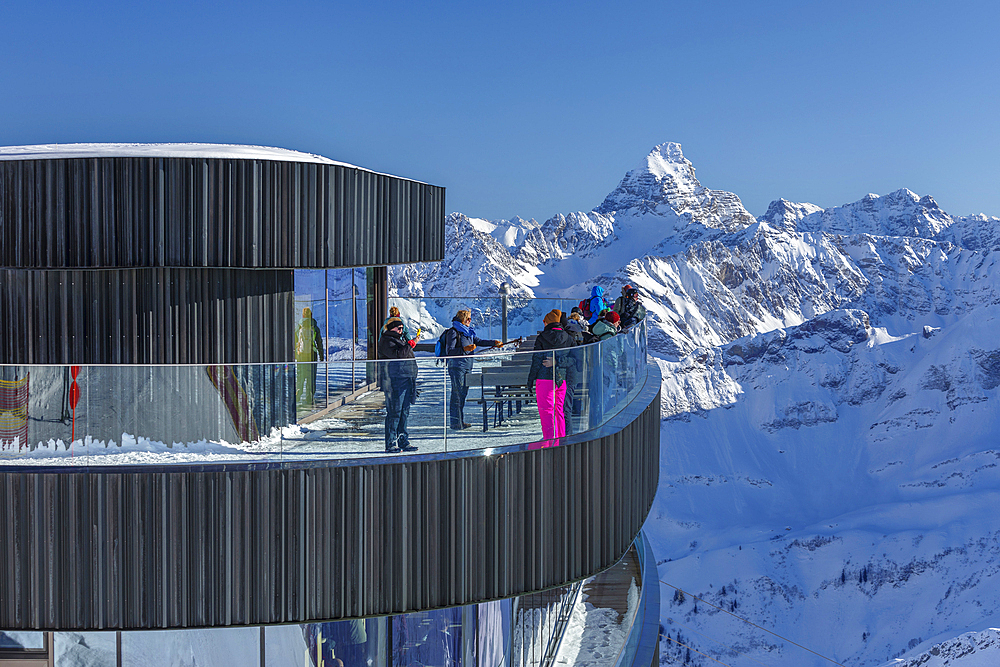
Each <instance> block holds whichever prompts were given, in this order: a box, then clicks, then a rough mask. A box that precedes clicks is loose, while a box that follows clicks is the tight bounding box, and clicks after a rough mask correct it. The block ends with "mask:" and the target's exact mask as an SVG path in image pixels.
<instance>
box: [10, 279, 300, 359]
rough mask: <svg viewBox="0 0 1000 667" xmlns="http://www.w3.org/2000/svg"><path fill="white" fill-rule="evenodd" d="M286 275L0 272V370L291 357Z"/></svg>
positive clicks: (290, 292) (289, 290)
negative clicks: (10, 366) (0, 328)
mask: <svg viewBox="0 0 1000 667" xmlns="http://www.w3.org/2000/svg"><path fill="white" fill-rule="evenodd" d="M293 306H294V293H293V285H292V272H291V271H275V270H258V271H251V270H247V269H230V270H219V269H174V268H165V269H164V268H161V269H98V270H68V271H57V270H44V271H28V270H24V269H0V321H2V322H3V323H4V332H5V333H4V334H3V335H0V359H2V360H3V363H5V364H194V363H197V364H236V363H283V362H287V361H290V360H292V359H294V353H293V350H292V335H291V333H290V332H291V331H292V330H293V329H294V325H295V318H294V312H293Z"/></svg>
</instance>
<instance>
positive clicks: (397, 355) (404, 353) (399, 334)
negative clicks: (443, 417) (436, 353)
mask: <svg viewBox="0 0 1000 667" xmlns="http://www.w3.org/2000/svg"><path fill="white" fill-rule="evenodd" d="M378 358H379V359H388V360H393V361H386V362H383V363H380V364H379V365H378V381H379V388H380V389H381V390H382V391H383V392H385V451H386V452H389V453H391V454H394V453H396V452H400V451H402V452H415V451H416V450H417V448H416V447H414V446H413V445H411V444H410V434H409V433H407V431H406V419H407V417H409V416H410V406H411V405H412V404H413V401H414V399H415V398H416V395H417V362H416V360H415V359H414V357H413V350H412V349H411V348H410V346H409V345H407V343H406V341H404V340H403V320H401V319H399V318H398V317H392V318H389V321H388V322H386V326H385V332H384V333H383V334H382V336H381V337H380V338H379V339H378Z"/></svg>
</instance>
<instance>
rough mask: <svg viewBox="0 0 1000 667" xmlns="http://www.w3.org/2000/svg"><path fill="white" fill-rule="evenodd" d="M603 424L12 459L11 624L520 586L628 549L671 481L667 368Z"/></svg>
mask: <svg viewBox="0 0 1000 667" xmlns="http://www.w3.org/2000/svg"><path fill="white" fill-rule="evenodd" d="M647 369H648V373H647V375H646V380H645V384H644V385H643V387H642V389H641V390H640V391H639V392H638V393H637V394H636V396H635V398H634V400H633V401H632V402H631V403H629V404H628V405H626V406H625V407H624V408H623V409H622V410H621V412H619V413H618V414H617V415H616V416H615V417H614V418H612V419H611V420H610V421H609V422H608V423H606V424H605V425H603V426H602V427H601V428H600V429H596V430H594V431H590V432H587V433H583V434H580V435H578V436H575V437H572V438H566V439H563V440H562V441H561V442H560V443H559V444H558V446H544V444H551V443H543V444H536V445H526V446H521V447H518V448H505V449H504V450H498V451H496V452H493V453H492V454H490V455H485V454H484V453H483V452H473V453H471V454H470V455H466V456H456V455H449V456H447V457H440V458H435V457H420V458H419V459H405V460H399V461H398V462H393V463H383V464H374V465H373V464H367V463H366V464H361V465H342V464H341V465H328V466H318V465H313V466H308V467H282V468H263V469H234V470H228V469H222V470H208V471H204V470H200V471H192V470H189V469H185V468H183V467H178V469H176V470H168V469H164V468H159V469H158V470H155V471H135V470H131V471H122V470H108V471H102V470H95V469H93V468H90V469H87V470H83V471H68V470H66V469H65V468H64V469H61V470H60V471H59V472H58V473H53V472H49V471H39V470H32V471H25V472H22V471H4V472H2V473H0V503H3V505H4V512H3V513H2V515H0V549H2V551H3V556H4V557H3V563H4V564H3V565H2V566H0V628H4V629H10V630H18V629H25V630H68V629H78V630H104V629H120V630H129V629H155V628H196V627H223V626H245V625H267V624H277V623H306V622H314V621H326V620H337V619H344V618H357V617H363V616H375V615H382V614H398V613H406V612H411V611H416V610H425V609H435V608H442V607H452V606H456V605H464V604H472V603H478V602H485V601H489V600H495V599H502V598H507V597H511V596H514V595H522V594H526V593H531V592H535V591H540V590H544V589H548V588H551V587H553V586H558V585H562V584H565V583H568V582H571V581H576V580H580V579H584V578H587V577H589V576H592V575H593V574H595V573H597V572H600V571H602V570H603V569H605V568H607V567H609V566H611V565H613V564H614V563H615V562H617V561H618V560H619V559H620V558H621V557H622V555H623V554H624V553H625V552H626V551H627V550H628V548H629V546H630V545H631V543H632V541H633V540H634V538H635V536H636V535H637V534H638V533H639V531H640V529H641V527H642V525H643V522H644V520H645V518H646V516H647V514H648V512H649V509H650V507H651V505H652V501H653V497H654V495H655V494H656V489H657V484H658V481H659V446H660V382H661V376H660V371H659V369H658V367H657V366H656V365H655V364H647Z"/></svg>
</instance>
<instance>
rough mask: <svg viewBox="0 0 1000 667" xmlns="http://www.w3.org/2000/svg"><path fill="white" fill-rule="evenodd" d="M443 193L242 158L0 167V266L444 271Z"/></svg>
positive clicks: (391, 180)
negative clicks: (406, 266) (440, 264)
mask: <svg viewBox="0 0 1000 667" xmlns="http://www.w3.org/2000/svg"><path fill="white" fill-rule="evenodd" d="M444 216H445V212H444V188H442V187H438V186H433V185H427V184H425V183H419V182H416V181H410V180H407V179H403V178H398V177H395V176H387V175H385V174H377V173H375V172H371V171H366V170H364V169H358V168H354V167H348V166H343V165H333V164H320V163H311V162H286V161H278V160H258V159H247V158H183V157H175V158H171V157H156V158H152V157H96V158H68V159H39V160H7V161H2V160H0V266H3V267H8V268H23V269H69V268H142V267H204V268H245V269H260V268H269V269H279V268H287V269H291V268H338V267H350V266H382V265H386V264H401V263H413V262H435V261H441V260H442V259H444Z"/></svg>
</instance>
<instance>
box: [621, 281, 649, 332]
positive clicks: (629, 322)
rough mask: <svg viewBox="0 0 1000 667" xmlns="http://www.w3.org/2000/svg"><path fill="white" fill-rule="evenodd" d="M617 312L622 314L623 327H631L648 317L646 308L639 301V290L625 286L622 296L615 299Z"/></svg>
mask: <svg viewBox="0 0 1000 667" xmlns="http://www.w3.org/2000/svg"><path fill="white" fill-rule="evenodd" d="M615 312H616V313H618V314H619V315H620V316H621V328H622V329H629V328H631V327H634V326H635V325H636V324H638V323H639V322H641V321H642V320H643V318H645V317H646V308H645V307H644V306H643V305H642V302H641V301H639V290H637V289H635V288H634V287H629V286H628V285H626V286H625V290H624V293H623V294H622V296H620V297H619V298H618V300H617V301H615Z"/></svg>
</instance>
